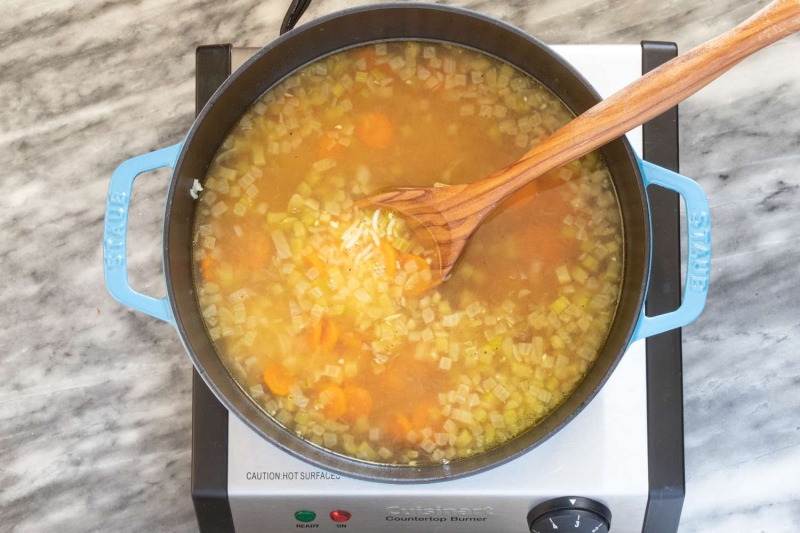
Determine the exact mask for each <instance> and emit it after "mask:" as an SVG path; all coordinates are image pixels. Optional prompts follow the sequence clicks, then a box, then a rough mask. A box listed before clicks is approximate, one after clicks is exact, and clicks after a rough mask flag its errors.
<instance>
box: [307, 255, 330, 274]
mask: <svg viewBox="0 0 800 533" xmlns="http://www.w3.org/2000/svg"><path fill="white" fill-rule="evenodd" d="M303 259H304V260H305V262H306V263H307V264H308V266H309V267H314V268H316V269H317V270H318V271H319V273H320V274H325V273H326V271H327V268H325V262H324V261H322V258H321V257H320V256H318V255H317V254H316V253H314V252H311V253H310V254H308V255H306V256H304V257H303Z"/></svg>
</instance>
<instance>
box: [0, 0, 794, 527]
mask: <svg viewBox="0 0 800 533" xmlns="http://www.w3.org/2000/svg"><path fill="white" fill-rule="evenodd" d="M286 3H287V0H257V1H256V0H230V1H227V2H214V1H199V0H197V1H189V0H186V1H175V0H172V1H165V0H138V1H136V2H109V1H107V0H82V1H74V0H47V1H45V0H26V1H22V0H10V1H5V2H3V3H2V5H0V102H2V104H0V161H2V168H0V180H1V181H0V183H2V186H3V187H2V188H3V195H2V197H0V243H2V246H0V258H1V259H0V309H2V312H0V346H2V352H1V353H2V355H0V360H1V361H2V364H0V428H2V430H0V531H2V532H6V531H9V532H11V531H13V532H18V533H28V532H52V531H59V532H61V533H69V532H84V531H114V532H117V533H123V532H140V531H159V532H184V531H196V527H197V526H196V522H195V518H194V512H193V510H192V504H191V499H190V494H189V475H190V468H189V464H190V435H191V405H190V398H191V367H190V364H189V360H188V358H187V357H186V355H185V354H184V352H183V349H182V347H181V345H180V342H179V340H178V337H177V335H176V334H175V332H174V331H173V330H172V328H171V327H170V326H168V325H166V324H164V323H161V322H159V321H157V320H155V319H151V318H149V317H147V316H145V315H143V314H140V313H137V312H133V311H130V310H127V309H125V308H123V307H122V306H121V305H119V304H117V303H116V302H115V301H113V300H112V298H111V297H110V296H109V294H108V293H107V291H106V289H105V286H104V283H103V272H102V258H101V255H102V253H101V246H100V243H101V235H102V220H103V208H104V201H105V196H106V192H107V187H108V181H109V177H110V175H111V172H112V171H113V169H114V168H115V166H116V165H117V164H118V163H120V162H121V161H123V160H124V159H127V158H129V157H131V156H134V155H138V154H141V153H144V152H147V151H150V150H153V149H156V148H160V147H163V146H166V145H169V144H172V143H175V142H177V141H179V140H180V139H181V137H182V136H183V134H184V133H185V132H186V130H187V129H188V128H189V125H190V124H191V122H192V120H193V116H194V78H193V76H194V49H195V47H196V46H198V45H200V44H208V43H219V42H233V43H235V44H237V45H250V46H259V45H261V44H264V43H266V42H267V41H269V40H271V39H273V38H274V37H275V36H276V35H277V31H278V26H279V23H280V20H281V19H282V17H283V13H284V9H285V5H286ZM359 3H361V2H359ZM453 3H456V4H459V5H462V6H464V7H469V8H472V9H476V10H479V11H482V12H484V13H488V14H490V15H493V16H496V17H499V18H501V19H504V20H506V21H509V22H512V23H514V24H516V25H518V26H520V27H521V28H522V29H524V30H525V31H528V32H529V33H531V34H533V35H536V36H538V37H539V38H541V39H542V40H544V41H545V42H548V43H553V44H555V43H638V42H639V41H640V40H641V39H653V40H673V41H676V42H677V43H678V45H679V47H680V49H682V50H687V49H688V48H690V47H691V46H693V45H696V44H699V43H700V42H702V41H704V40H706V39H708V38H710V37H713V36H715V35H716V34H718V33H720V32H722V31H724V30H726V29H728V28H730V27H732V26H733V25H734V24H735V23H737V22H739V21H741V20H743V19H744V18H746V17H747V16H749V15H750V14H751V13H753V12H755V11H756V10H757V9H758V8H759V7H760V6H762V5H764V4H765V3H766V2H765V1H763V0H759V1H755V2H754V1H744V0H724V1H723V0H714V1H708V2H695V1H694V0H669V1H663V2H655V1H652V0H569V1H565V0H540V1H538V2H529V1H527V0H511V1H509V2H495V1H486V0H457V1H455V2H453ZM353 4H354V2H352V1H350V0H325V1H324V2H323V1H319V2H318V3H317V4H315V5H314V6H312V7H311V8H310V9H309V11H308V13H307V14H306V16H305V18H304V20H309V19H311V18H313V17H316V16H319V15H321V14H323V13H327V12H330V11H334V10H338V9H341V8H344V7H347V6H350V5H353ZM798 37H800V36H795V37H792V38H789V39H787V40H785V41H783V42H781V43H779V44H777V45H775V46H773V47H772V48H770V49H768V50H766V51H763V52H761V53H759V54H758V55H757V56H756V57H754V58H750V59H748V60H746V61H744V62H743V63H742V64H741V65H739V66H737V67H736V68H735V69H734V71H732V72H730V73H728V74H726V75H724V76H723V77H722V78H721V79H720V80H718V81H717V82H715V83H714V84H713V85H712V86H710V87H708V88H706V89H704V90H703V91H701V92H700V93H699V94H697V95H695V96H693V97H692V98H690V99H689V100H688V101H687V102H686V103H685V104H682V105H681V109H680V112H681V170H682V172H683V173H684V174H686V175H688V176H692V177H693V178H695V179H696V180H697V181H698V182H699V183H700V184H701V185H702V186H703V188H704V189H705V190H706V191H707V193H708V195H709V199H710V202H711V209H712V217H713V225H714V239H715V243H714V246H715V250H714V254H715V255H714V260H713V279H712V287H711V292H710V295H709V301H708V306H707V308H706V311H705V313H704V314H703V315H702V317H701V318H700V319H699V320H698V321H697V322H696V323H695V324H693V325H691V326H689V327H687V328H686V329H685V330H684V363H685V364H684V369H685V376H684V378H685V407H686V421H685V429H686V480H687V498H686V504H685V507H684V512H683V518H682V524H681V529H680V531H681V533H695V532H702V533H722V532H725V533H736V532H751V531H759V532H768V533H783V532H787V533H788V532H793V531H796V530H797V527H798V526H797V524H798V522H800V476H798V475H797V473H798V471H800V358H798V353H800V306H798V303H797V302H798V301H800V283H798V280H799V279H800V239H799V238H798V236H797V230H798V229H800V172H799V171H798V168H800V67H799V66H798V57H800V38H798ZM165 178H166V174H165V173H163V172H162V173H155V174H154V175H152V176H151V177H148V178H147V179H142V180H140V181H139V182H137V187H136V190H135V193H134V198H133V210H132V213H133V220H132V221H131V229H130V233H131V237H130V241H131V248H132V250H133V253H132V255H131V256H130V258H129V260H130V264H131V268H132V270H133V271H132V275H131V281H132V283H133V285H134V287H135V288H137V289H139V290H141V291H143V292H146V293H148V294H153V295H159V294H161V295H163V294H164V287H163V281H162V280H163V277H162V276H161V270H160V258H159V254H160V248H159V245H160V224H161V215H162V209H163V196H164V193H165V190H166V189H165V188H166V179H165Z"/></svg>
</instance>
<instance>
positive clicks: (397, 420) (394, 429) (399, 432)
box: [389, 413, 411, 439]
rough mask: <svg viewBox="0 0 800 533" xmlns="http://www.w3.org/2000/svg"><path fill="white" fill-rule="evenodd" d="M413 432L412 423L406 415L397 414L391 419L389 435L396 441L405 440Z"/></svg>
mask: <svg viewBox="0 0 800 533" xmlns="http://www.w3.org/2000/svg"><path fill="white" fill-rule="evenodd" d="M409 431H411V422H410V421H409V420H408V417H407V416H406V415H405V413H395V414H394V415H393V416H392V417H391V418H389V433H391V434H392V436H393V437H394V438H396V439H405V438H406V435H408V432H409Z"/></svg>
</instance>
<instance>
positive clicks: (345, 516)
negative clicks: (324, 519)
mask: <svg viewBox="0 0 800 533" xmlns="http://www.w3.org/2000/svg"><path fill="white" fill-rule="evenodd" d="M351 516H353V515H351V514H350V513H348V512H347V511H339V510H337V511H333V512H331V520H333V521H334V522H347V521H348V520H350V517H351Z"/></svg>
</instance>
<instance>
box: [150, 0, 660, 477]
mask: <svg viewBox="0 0 800 533" xmlns="http://www.w3.org/2000/svg"><path fill="white" fill-rule="evenodd" d="M395 10H406V11H411V10H428V11H438V12H445V13H450V14H454V15H458V16H461V17H468V18H472V19H476V20H478V21H479V22H481V23H486V24H491V25H494V26H497V27H499V28H500V29H502V30H503V31H505V32H509V33H511V34H514V35H515V36H517V37H519V38H522V39H524V40H526V41H528V42H529V43H531V44H532V45H533V46H536V47H538V48H539V50H540V51H541V52H543V53H545V54H547V55H549V56H550V57H551V59H553V60H554V61H556V62H558V63H560V65H561V66H562V67H563V68H565V69H566V70H568V71H569V72H570V74H571V75H573V76H574V77H575V78H576V80H577V81H578V82H580V83H581V84H582V85H583V87H584V88H585V89H586V90H587V91H588V92H589V93H590V94H591V95H592V96H593V97H594V98H595V100H596V101H600V100H601V97H600V95H599V94H598V93H597V91H596V90H595V89H594V87H592V85H591V84H590V83H589V82H588V81H587V80H586V79H585V78H584V77H583V76H582V75H581V74H580V73H579V72H578V71H577V70H576V69H575V68H574V67H573V66H572V65H571V64H570V63H569V62H568V61H566V60H565V59H564V58H563V57H561V56H560V55H559V54H558V53H556V52H555V51H554V50H553V49H552V48H550V47H549V46H548V45H546V44H545V43H543V42H541V41H540V40H538V39H536V38H535V37H533V36H531V35H529V34H527V33H525V32H523V31H522V30H520V29H519V28H516V27H515V26H513V25H511V24H509V23H507V22H504V21H502V20H499V19H496V18H494V17H491V16H488V15H485V14H482V13H478V12H475V11H472V10H469V9H464V8H460V7H454V6H449V5H441V4H420V3H411V4H407V3H396V2H390V3H386V4H368V5H364V6H357V7H353V8H348V9H345V10H341V11H337V12H334V13H330V14H327V15H324V16H322V17H319V18H317V19H314V20H311V21H309V22H306V23H304V24H302V25H300V26H297V27H296V28H294V29H292V30H291V31H289V32H287V33H285V34H283V35H281V36H279V37H278V38H276V39H275V40H273V41H271V42H270V43H268V44H267V45H266V46H264V47H263V48H261V49H260V50H259V51H258V52H256V53H255V54H254V55H253V56H251V57H250V58H249V59H248V60H247V61H245V62H244V63H243V64H242V65H241V66H240V67H239V68H238V69H237V70H236V71H235V72H233V73H231V75H230V76H229V77H228V78H227V79H226V80H225V82H224V83H223V84H222V85H221V86H220V87H219V88H218V89H217V90H216V91H215V92H214V94H213V96H212V97H211V98H210V99H209V101H208V102H207V103H206V105H205V106H203V109H202V110H201V112H200V113H199V114H198V115H197V117H196V119H195V121H194V122H193V124H192V126H191V128H190V130H189V132H188V133H187V135H186V137H185V139H184V143H183V146H182V147H181V150H180V154H179V156H178V158H177V161H176V164H175V166H174V170H173V173H172V177H171V180H170V185H169V190H168V193H167V203H166V205H167V208H166V211H165V216H164V226H163V236H164V238H163V258H164V261H163V265H164V274H165V278H166V280H167V283H166V285H167V298H168V300H169V305H170V307H171V310H172V313H173V317H174V326H175V328H176V330H177V331H178V334H179V337H180V340H181V344H182V345H183V347H184V349H185V350H186V352H187V353H188V354H189V357H190V359H191V360H192V363H193V365H194V367H195V368H196V369H197V371H198V374H199V375H200V376H201V378H202V379H203V381H204V382H205V383H206V385H207V386H208V387H209V389H210V390H211V391H212V393H213V394H214V395H215V396H216V397H217V399H218V400H219V401H220V402H221V403H222V405H223V406H225V408H226V409H227V410H228V412H229V413H234V414H235V415H236V416H237V418H238V419H239V420H240V421H241V422H242V423H244V424H245V425H246V426H247V427H248V428H249V429H251V430H252V431H254V432H255V433H256V434H258V435H259V436H260V437H261V438H263V439H264V440H266V441H268V442H269V443H270V444H272V445H274V446H277V447H278V448H279V449H281V450H282V451H284V452H286V453H288V454H289V455H291V456H293V457H296V458H298V459H300V460H302V461H304V462H306V463H308V464H310V465H312V466H314V467H316V468H320V469H322V470H326V471H330V472H335V473H338V474H341V475H344V476H347V477H351V478H356V479H361V480H367V481H376V482H382V483H396V484H415V483H431V482H442V481H449V480H454V479H459V478H463V477H467V476H472V475H474V474H478V473H481V472H484V471H487V470H490V469H492V468H495V467H497V466H500V465H502V464H505V463H507V462H509V461H511V460H513V459H515V458H517V457H519V456H521V455H523V454H525V453H527V452H529V451H530V450H532V449H534V448H536V447H537V446H539V445H541V444H542V443H544V442H546V441H547V440H549V439H550V438H551V437H552V436H553V435H555V434H556V433H558V432H559V431H560V430H561V429H562V428H563V427H564V426H566V425H567V424H569V423H570V422H571V421H572V420H573V419H574V418H575V417H576V416H577V415H578V414H579V413H580V412H581V411H582V410H583V409H584V408H585V407H586V405H588V404H589V402H591V401H592V400H593V399H594V397H595V396H596V395H597V393H598V392H599V391H600V390H601V389H602V388H603V386H604V385H605V383H606V381H607V380H608V379H609V377H610V376H611V374H612V373H613V371H614V369H615V368H616V366H617V364H618V363H619V361H620V359H621V358H622V356H623V355H624V353H625V351H626V350H627V347H628V346H629V345H630V342H631V339H632V338H633V334H634V330H635V327H636V324H637V322H638V317H639V316H640V312H641V309H642V307H643V305H644V298H645V295H646V291H647V284H648V279H649V272H650V257H651V231H650V227H649V220H650V212H649V203H648V200H647V192H646V187H645V186H644V180H643V179H642V175H641V171H640V168H639V165H638V164H637V156H636V155H635V154H634V152H633V149H632V148H631V146H630V143H629V142H628V140H627V139H626V137H625V136H622V137H621V138H620V139H618V140H619V141H621V142H622V145H623V147H624V149H625V151H626V154H627V159H628V160H629V161H630V166H631V167H632V172H633V173H634V175H635V176H636V178H637V182H638V184H639V189H640V196H641V208H642V211H643V216H644V220H645V223H646V224H648V226H647V228H646V230H645V231H644V239H643V240H644V242H642V243H641V244H642V246H643V249H644V254H645V265H644V275H643V276H642V280H641V284H640V287H639V289H638V294H637V295H636V296H637V302H636V305H635V310H636V311H635V314H634V316H635V317H636V319H635V320H633V321H632V323H630V324H628V329H627V332H626V333H625V335H624V338H625V340H626V341H625V348H623V349H622V350H621V351H620V352H619V353H618V354H616V357H615V358H614V360H613V362H612V364H611V365H610V367H609V368H608V370H607V372H606V373H605V375H604V376H603V377H602V378H601V379H600V380H599V381H598V382H597V385H596V386H595V388H594V389H593V390H592V391H591V393H589V394H588V395H586V396H585V397H584V399H583V400H582V401H581V403H580V405H578V406H577V407H576V408H574V409H573V410H572V411H571V412H570V413H569V414H567V415H566V416H564V418H563V419H562V420H561V421H560V422H559V423H557V424H555V425H554V426H552V427H551V428H550V429H549V430H548V431H547V432H546V433H545V434H544V435H543V436H541V437H540V438H538V439H536V440H534V441H533V442H531V443H528V444H526V445H524V446H521V447H519V446H517V449H515V450H511V449H510V447H511V445H512V444H513V443H515V442H517V441H520V440H521V439H522V438H523V437H524V436H525V435H526V434H527V433H528V432H529V431H530V430H531V429H533V427H537V426H538V425H542V424H544V423H545V422H546V420H547V419H549V418H551V416H552V415H553V414H555V413H556V412H558V410H559V409H561V406H559V407H556V408H555V409H554V410H553V411H551V413H550V414H548V416H547V417H545V419H543V420H542V421H541V422H540V423H539V424H537V426H533V427H532V428H529V429H528V430H526V431H525V432H523V433H521V434H520V435H518V436H516V437H514V438H513V439H511V440H509V441H507V442H505V443H503V444H502V445H500V446H498V447H496V448H492V449H489V450H486V451H484V452H481V453H479V454H475V455H472V456H470V457H467V458H465V459H460V460H456V461H453V462H452V463H450V464H446V465H445V464H433V465H423V466H414V467H412V466H407V465H389V464H381V463H374V462H369V461H363V460H360V459H355V458H351V457H347V456H344V455H341V454H338V453H336V452H332V451H330V450H327V449H325V448H322V447H318V446H316V445H314V444H312V443H310V442H309V441H306V440H305V439H302V438H300V437H297V436H295V435H294V434H292V433H291V431H290V430H289V429H288V428H285V427H283V426H281V425H280V424H278V423H277V421H275V420H274V419H273V417H271V416H269V415H267V414H266V413H265V412H264V411H263V409H261V408H260V407H258V408H257V410H258V411H259V412H260V413H261V415H262V416H261V418H263V419H264V420H266V421H267V424H268V425H269V426H270V427H271V428H272V429H271V432H272V433H274V434H270V432H267V431H266V430H264V429H263V428H262V427H259V426H258V425H257V424H256V423H255V422H254V421H253V420H251V419H250V417H248V416H246V415H245V414H244V413H242V410H241V409H240V408H239V407H237V406H236V405H235V404H234V402H233V401H232V400H231V399H230V398H229V397H228V396H227V395H226V394H225V393H223V391H222V390H221V388H220V387H219V385H218V384H217V383H216V382H215V381H214V380H213V379H212V378H211V377H210V376H209V375H208V372H207V370H206V369H205V368H204V365H203V364H202V362H201V361H200V359H199V357H198V356H197V354H196V352H195V351H194V350H193V348H192V347H191V346H190V343H189V342H188V338H189V335H188V334H187V332H186V328H185V326H184V321H183V319H182V315H181V312H180V310H179V309H178V304H177V298H176V296H175V289H174V287H173V284H172V283H171V281H170V280H171V279H172V277H171V276H172V272H171V267H170V262H169V261H168V260H167V258H168V257H169V254H170V249H169V238H168V235H169V231H170V222H171V210H170V206H171V204H172V201H173V198H174V196H175V194H176V190H177V181H178V179H177V177H178V176H179V175H180V172H181V169H182V167H183V164H184V160H185V158H186V157H187V148H188V147H189V145H190V144H191V142H192V140H193V139H194V138H195V136H196V135H197V132H198V130H199V129H200V127H201V125H202V124H203V122H204V119H205V118H206V117H207V116H208V114H209V113H210V111H211V109H212V108H213V106H214V105H215V104H216V103H217V102H218V101H219V100H220V98H221V97H222V95H223V94H224V93H225V92H226V91H227V90H228V89H229V88H230V87H231V86H232V85H233V84H235V83H236V81H237V80H238V79H239V77H240V76H241V75H242V74H243V73H244V72H245V71H246V70H247V69H248V68H250V66H251V65H253V64H254V63H255V62H257V61H258V60H259V59H260V58H262V57H263V56H265V55H267V54H269V53H270V52H272V51H273V50H274V49H275V48H277V47H278V46H280V45H281V44H283V43H284V42H286V41H288V40H291V39H293V38H294V37H295V36H297V35H299V34H302V33H305V32H311V31H314V30H315V29H317V28H319V27H320V26H324V25H325V24H327V23H329V22H331V21H333V20H336V19H340V18H345V17H350V16H353V15H359V14H362V13H365V12H372V11H395ZM392 40H421V41H424V40H430V41H437V39H435V38H414V37H399V38H391V37H390V38H377V39H375V38H371V39H365V40H363V41H360V42H359V43H356V44H352V45H350V46H345V47H338V48H335V49H332V50H330V51H328V52H326V53H323V54H319V55H318V56H316V57H315V59H313V60H312V61H311V62H313V61H316V60H317V59H319V58H321V57H325V56H327V55H330V54H333V53H336V52H339V51H341V50H345V49H347V48H351V47H356V46H361V45H364V44H369V43H373V42H385V41H392ZM438 41H439V42H452V41H449V40H448V39H444V38H443V39H438ZM454 44H457V45H458V46H461V47H465V48H473V49H475V50H478V51H480V52H481V53H484V54H487V55H489V56H493V57H497V58H498V59H500V60H502V61H504V62H506V63H508V64H511V65H513V66H514V67H515V68H517V69H519V70H521V71H522V72H526V73H527V74H528V75H530V76H532V77H534V79H538V78H537V77H536V76H535V75H533V74H532V73H531V72H529V71H528V70H527V69H523V68H521V67H519V66H518V65H516V64H514V63H513V62H512V61H510V60H507V59H504V58H503V57H500V56H497V55H495V54H493V53H490V52H487V51H485V50H481V49H480V48H476V47H470V46H469V45H464V44H462V43H454ZM307 64H308V62H306V63H303V64H300V65H297V66H294V67H293V68H291V69H290V70H287V71H286V73H285V74H284V75H283V76H282V77H281V78H280V79H284V78H285V77H286V76H289V75H291V73H293V72H295V71H296V70H298V69H299V68H302V67H303V66H304V65H307ZM277 83H280V80H279V81H277V82H275V83H273V84H272V85H271V86H270V87H273V86H275V85H276V84H277ZM545 86H547V84H545ZM548 89H549V90H551V92H553V93H554V94H555V95H556V96H557V97H559V98H560V99H561V95H559V94H558V93H557V92H556V91H555V90H553V89H551V88H550V87H548ZM267 90H269V89H267ZM262 94H263V93H262ZM565 105H566V104H565ZM567 107H568V108H569V106H567ZM570 110H571V111H573V112H574V110H572V109H571V108H570ZM613 142H617V141H613ZM612 180H613V175H612ZM627 255H628V253H627V251H626V254H625V256H626V259H625V263H626V265H625V269H626V273H627V268H628V265H627ZM631 297H632V295H631ZM615 313H616V311H615ZM198 316H199V310H198ZM222 364H223V365H224V363H222ZM591 368H594V367H591ZM591 368H590V370H589V372H591ZM587 375H588V374H587ZM229 379H230V381H231V382H232V383H233V384H235V386H236V387H238V389H239V390H240V391H241V392H242V394H244V395H245V396H246V397H247V399H248V400H249V401H250V402H251V403H252V404H254V403H255V402H253V401H252V400H251V399H250V397H249V395H248V394H247V393H246V391H244V390H243V389H242V386H241V384H239V382H238V381H237V380H235V379H234V378H233V376H232V375H230V374H229ZM571 394H574V391H573V393H571ZM568 398H569V396H568ZM287 437H288V438H287ZM503 451H505V452H506V453H500V452H503ZM490 456H491V457H492V458H489V457H490ZM481 459H483V460H481ZM332 463H333V464H332ZM470 463H472V464H474V465H475V466H473V467H463V468H459V469H457V471H456V472H453V471H452V469H453V467H454V466H456V465H459V466H460V465H467V464H470ZM342 464H343V465H346V466H339V465H342ZM410 473H413V477H407V476H408V475H409V474H410Z"/></svg>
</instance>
